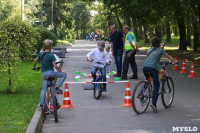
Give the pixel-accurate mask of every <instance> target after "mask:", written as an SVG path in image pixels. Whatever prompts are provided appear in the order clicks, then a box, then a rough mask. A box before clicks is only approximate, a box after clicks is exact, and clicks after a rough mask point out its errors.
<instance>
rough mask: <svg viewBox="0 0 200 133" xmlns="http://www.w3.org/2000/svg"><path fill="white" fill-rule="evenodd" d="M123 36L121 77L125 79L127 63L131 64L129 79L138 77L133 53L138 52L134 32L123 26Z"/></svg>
mask: <svg viewBox="0 0 200 133" xmlns="http://www.w3.org/2000/svg"><path fill="white" fill-rule="evenodd" d="M123 32H124V34H125V35H126V37H125V51H126V53H125V57H124V61H123V72H122V79H127V74H128V68H129V64H130V65H131V68H132V71H133V75H132V76H131V77H130V78H129V79H138V71H137V64H136V62H135V54H136V52H138V51H139V50H138V48H137V47H136V37H135V34H134V33H133V32H132V31H131V30H130V28H129V26H124V27H123Z"/></svg>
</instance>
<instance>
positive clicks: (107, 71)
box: [106, 61, 111, 74]
mask: <svg viewBox="0 0 200 133" xmlns="http://www.w3.org/2000/svg"><path fill="white" fill-rule="evenodd" d="M110 64H111V61H110ZM110 66H111V65H106V73H107V74H109V73H110Z"/></svg>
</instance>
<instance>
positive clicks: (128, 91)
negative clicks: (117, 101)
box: [121, 82, 133, 107]
mask: <svg viewBox="0 0 200 133" xmlns="http://www.w3.org/2000/svg"><path fill="white" fill-rule="evenodd" d="M121 106H122V107H133V105H132V99H131V89H130V82H127V83H126V91H125V97H124V103H123V104H122V105H121Z"/></svg>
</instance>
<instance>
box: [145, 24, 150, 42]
mask: <svg viewBox="0 0 200 133" xmlns="http://www.w3.org/2000/svg"><path fill="white" fill-rule="evenodd" d="M144 41H145V43H150V41H149V34H148V31H147V28H146V26H144Z"/></svg>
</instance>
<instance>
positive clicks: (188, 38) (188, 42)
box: [187, 24, 192, 46]
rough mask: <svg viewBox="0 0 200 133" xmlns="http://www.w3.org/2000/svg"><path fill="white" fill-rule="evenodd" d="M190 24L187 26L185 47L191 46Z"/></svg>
mask: <svg viewBox="0 0 200 133" xmlns="http://www.w3.org/2000/svg"><path fill="white" fill-rule="evenodd" d="M190 28H191V27H190V24H188V25H187V46H192V45H191V31H190Z"/></svg>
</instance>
